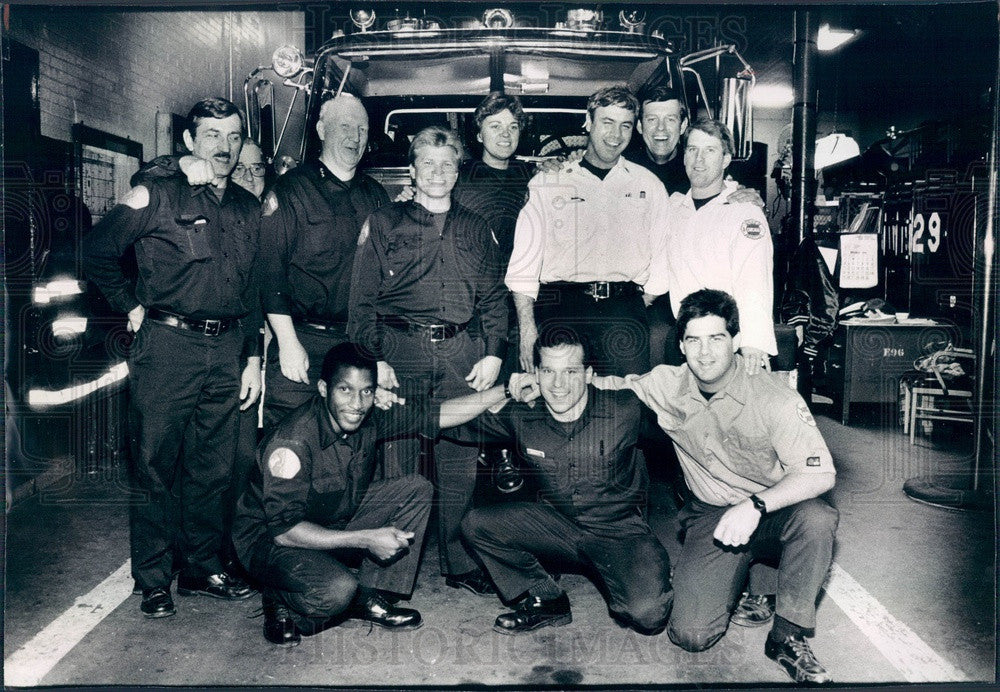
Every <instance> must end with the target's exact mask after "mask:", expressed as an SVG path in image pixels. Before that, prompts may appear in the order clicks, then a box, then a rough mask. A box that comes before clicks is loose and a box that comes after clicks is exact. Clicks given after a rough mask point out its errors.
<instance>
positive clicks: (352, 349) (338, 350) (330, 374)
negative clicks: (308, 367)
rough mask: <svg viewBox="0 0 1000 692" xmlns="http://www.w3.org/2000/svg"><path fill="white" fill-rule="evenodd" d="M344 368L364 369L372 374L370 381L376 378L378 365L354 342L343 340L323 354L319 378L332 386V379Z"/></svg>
mask: <svg viewBox="0 0 1000 692" xmlns="http://www.w3.org/2000/svg"><path fill="white" fill-rule="evenodd" d="M345 368H357V369H358V370H366V371H368V373H369V374H370V375H371V376H372V382H375V381H376V380H377V379H378V365H377V363H376V362H375V359H374V358H372V357H371V356H368V355H366V354H365V351H364V349H362V348H361V347H360V346H358V345H357V344H355V343H351V342H350V341H345V342H344V343H342V344H337V345H336V346H334V347H333V348H331V349H330V350H329V351H327V352H326V355H325V356H323V368H322V370H320V374H319V376H320V379H322V380H323V382H325V383H326V386H327V387H331V386H333V381H334V379H335V378H336V377H337V376H338V375H339V374H340V372H341V370H344V369H345Z"/></svg>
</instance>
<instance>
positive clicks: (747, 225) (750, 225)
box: [740, 219, 767, 240]
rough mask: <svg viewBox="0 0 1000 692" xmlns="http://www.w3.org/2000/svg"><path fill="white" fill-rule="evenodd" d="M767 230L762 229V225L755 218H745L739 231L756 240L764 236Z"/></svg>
mask: <svg viewBox="0 0 1000 692" xmlns="http://www.w3.org/2000/svg"><path fill="white" fill-rule="evenodd" d="M766 232H767V231H766V230H765V229H764V225H763V224H762V223H761V222H760V221H758V220H757V219H747V220H746V221H744V222H743V225H742V226H740V233H742V234H743V235H745V236H746V237H747V238H749V239H750V240H757V239H759V238H763V237H764V233H766Z"/></svg>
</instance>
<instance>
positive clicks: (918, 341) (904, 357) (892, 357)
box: [828, 320, 958, 425]
mask: <svg viewBox="0 0 1000 692" xmlns="http://www.w3.org/2000/svg"><path fill="white" fill-rule="evenodd" d="M957 334H958V331H957V329H956V328H955V327H953V326H951V325H947V324H928V323H926V322H923V321H920V322H903V323H901V324H896V323H893V324H869V323H867V322H865V321H864V320H845V321H844V322H841V323H840V324H839V325H838V326H837V330H836V332H835V333H834V335H833V344H832V346H831V347H830V354H829V362H828V374H829V376H828V382H829V388H830V395H831V396H832V398H833V399H834V400H835V401H839V402H840V406H841V415H840V418H841V423H843V424H844V425H847V422H848V420H849V418H850V413H851V404H852V403H860V402H865V403H869V402H870V403H881V404H890V403H891V404H895V403H897V402H898V401H899V378H900V376H901V375H902V374H903V373H904V372H908V371H910V370H912V369H913V363H914V361H916V360H917V359H918V358H919V357H921V356H923V355H926V354H928V353H931V352H932V351H934V350H937V349H939V348H943V347H944V345H945V344H947V343H948V342H949V341H951V342H952V343H957V340H956V339H957Z"/></svg>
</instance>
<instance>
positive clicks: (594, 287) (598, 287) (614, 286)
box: [543, 281, 639, 300]
mask: <svg viewBox="0 0 1000 692" xmlns="http://www.w3.org/2000/svg"><path fill="white" fill-rule="evenodd" d="M543 288H554V289H556V290H559V291H579V292H580V293H583V294H584V295H586V296H590V297H591V298H593V299H594V300H605V299H607V298H619V297H621V296H630V295H634V294H635V293H637V292H638V290H639V286H638V285H637V284H635V283H633V282H632V281H553V282H552V283H547V284H543Z"/></svg>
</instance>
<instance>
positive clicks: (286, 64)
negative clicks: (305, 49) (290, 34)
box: [271, 45, 305, 79]
mask: <svg viewBox="0 0 1000 692" xmlns="http://www.w3.org/2000/svg"><path fill="white" fill-rule="evenodd" d="M304 64H305V60H304V59H303V57H302V51H300V50H299V49H298V48H296V47H295V46H289V45H284V46H280V47H279V48H278V49H277V50H275V51H274V53H273V54H272V55H271V69H272V70H274V71H275V72H277V73H278V75H279V76H281V77H284V78H285V79H288V78H289V77H294V76H295V75H297V74H298V73H299V72H301V71H302V66H303V65H304Z"/></svg>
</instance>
